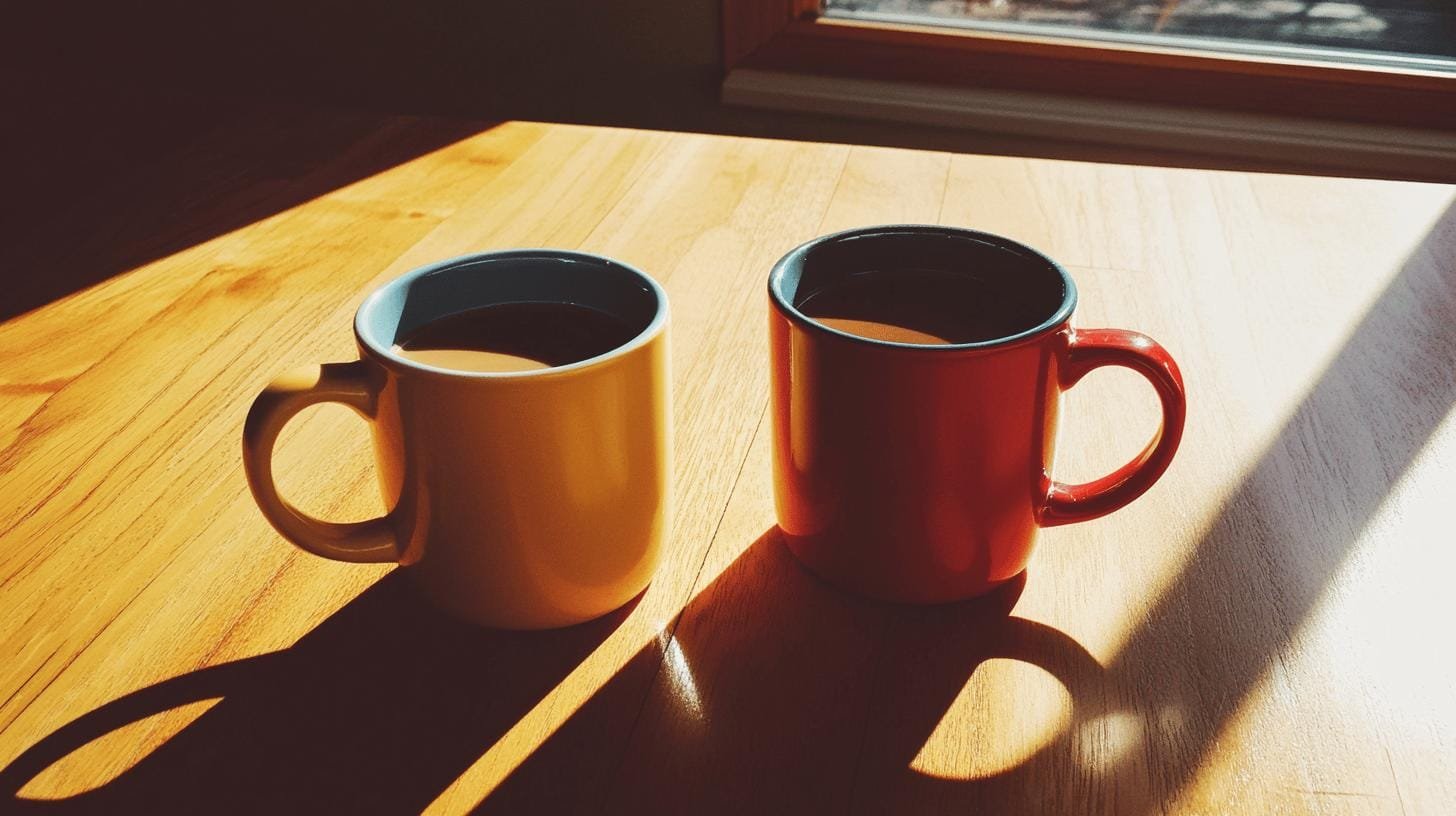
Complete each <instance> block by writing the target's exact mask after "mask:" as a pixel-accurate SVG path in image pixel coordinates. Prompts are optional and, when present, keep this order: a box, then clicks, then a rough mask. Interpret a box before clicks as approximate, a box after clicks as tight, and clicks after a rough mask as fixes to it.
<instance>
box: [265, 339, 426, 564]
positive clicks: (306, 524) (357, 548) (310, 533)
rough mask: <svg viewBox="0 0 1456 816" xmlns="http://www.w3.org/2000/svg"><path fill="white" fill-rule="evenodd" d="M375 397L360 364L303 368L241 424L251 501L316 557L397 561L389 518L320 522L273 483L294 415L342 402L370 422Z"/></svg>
mask: <svg viewBox="0 0 1456 816" xmlns="http://www.w3.org/2000/svg"><path fill="white" fill-rule="evenodd" d="M375 397H376V394H375V391H374V389H373V387H372V386H371V385H370V384H369V376H368V371H367V369H366V368H365V366H364V362H363V361H362V360H357V361H355V362H352V363H324V364H323V365H310V366H303V367H301V368H295V369H293V370H292V371H289V372H287V373H285V374H283V375H281V376H279V377H278V378H277V379H275V380H273V382H271V383H269V384H268V387H267V388H264V389H263V392H262V393H261V394H259V395H258V398H257V399H255V400H253V407H252V409H250V410H249V411H248V419H247V421H246V422H244V423H243V470H244V472H246V473H247V476H248V487H249V488H251V489H252V491H253V498H254V499H256V500H257V501H258V507H259V508H260V509H261V510H262V511H263V515H264V517H266V518H267V519H268V521H269V523H271V524H272V525H273V527H274V528H275V529H277V530H278V532H279V533H281V534H282V535H283V537H284V538H286V539H288V540H289V541H291V542H293V543H294V544H296V545H298V546H299V547H301V548H302V549H305V550H308V551H309V552H311V553H313V554H315V555H321V556H323V557H325V558H332V559H335V560H337V561H352V562H355V563H384V562H392V561H398V560H399V553H400V547H399V543H398V539H397V538H396V537H395V534H394V528H393V526H392V525H391V524H390V520H389V516H387V515H386V516H380V517H379V518H374V519H369V520H368V521H354V522H348V523H339V522H334V521H324V520H322V519H316V518H314V517H312V516H309V515H307V514H305V513H304V512H303V511H301V510H299V509H298V508H297V507H294V506H293V505H292V504H290V503H289V502H288V500H287V499H285V498H283V497H282V496H280V495H278V487H277V485H275V484H274V483H273V445H274V444H275V443H276V442H277V441H278V433H279V432H280V431H282V430H283V426H284V425H287V424H288V420H290V419H292V418H293V416H294V415H295V414H297V413H298V412H299V411H302V410H303V409H304V408H307V407H309V406H310V405H315V404H317V403H320V402H338V403H342V404H344V405H347V406H349V407H350V408H353V409H354V410H355V411H357V412H358V413H359V415H360V416H362V417H364V418H365V419H370V420H372V419H373V416H374V405H375Z"/></svg>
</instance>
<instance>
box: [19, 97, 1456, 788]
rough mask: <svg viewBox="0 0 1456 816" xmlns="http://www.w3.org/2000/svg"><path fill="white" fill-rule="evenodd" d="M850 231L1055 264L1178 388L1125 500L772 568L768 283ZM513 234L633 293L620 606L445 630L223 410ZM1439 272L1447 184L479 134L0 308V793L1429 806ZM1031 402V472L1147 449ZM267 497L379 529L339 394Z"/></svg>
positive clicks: (1436, 733) (560, 134) (1129, 382)
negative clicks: (973, 575) (668, 379)
mask: <svg viewBox="0 0 1456 816" xmlns="http://www.w3.org/2000/svg"><path fill="white" fill-rule="evenodd" d="M341 160H342V159H341ZM313 172H318V173H327V172H329V168H328V167H327V166H320V167H318V168H316V169H315V170H314V171H313ZM884 222H941V223H947V224H956V225H963V226H971V227H976V228H981V229H989V230H992V231H996V232H1001V233H1004V234H1007V235H1010V236H1012V237H1015V238H1019V239H1021V240H1025V241H1028V242H1029V243H1032V244H1033V245H1035V246H1038V247H1039V248H1042V249H1044V250H1046V251H1047V252H1049V253H1050V254H1051V255H1053V256H1054V257H1057V258H1058V259H1060V260H1062V261H1063V262H1064V263H1066V264H1068V266H1069V267H1070V268H1071V270H1072V272H1073V275H1074V277H1075V278H1076V279H1077V281H1078V285H1079V287H1080V292H1081V300H1080V305H1079V307H1078V316H1077V322H1078V324H1079V325H1082V326H1088V327H1092V326H1100V325H1107V326H1119V327H1127V328H1135V329H1139V330H1142V331H1146V332H1147V333H1149V334H1151V335H1153V336H1154V337H1156V338H1158V339H1159V340H1160V341H1161V342H1162V343H1163V344H1164V345H1165V346H1167V348H1168V349H1169V350H1170V351H1171V352H1172V353H1173V354H1174V355H1175V356H1176V357H1177V358H1178V360H1179V362H1180V363H1181V365H1182V367H1183V370H1184V373H1185V377H1186V379H1187V382H1188V392H1189V409H1190V413H1189V421H1188V430H1187V435H1186V437H1185V441H1184V444H1183V449H1182V451H1181V452H1180V455H1179V457H1178V459H1177V460H1176V462H1175V463H1174V465H1173V468H1172V469H1171V470H1170V471H1169V473H1168V475H1167V476H1166V477H1165V478H1164V480H1163V481H1162V482H1161V483H1160V484H1159V485H1158V486H1156V487H1155V488H1154V489H1153V490H1152V491H1151V492H1150V493H1149V494H1148V496H1147V497H1145V498H1144V499H1142V500H1140V501H1138V502H1136V503H1134V504H1133V505H1132V506H1130V507H1129V508H1127V509H1125V510H1123V511H1121V512H1119V513H1117V514H1115V515H1113V516H1110V517H1108V518H1106V519H1102V520H1099V521H1096V522H1092V523H1087V524H1082V525H1076V526H1072V527H1066V528H1058V529H1056V530H1051V531H1048V532H1047V533H1046V534H1045V535H1044V537H1043V539H1042V541H1041V544H1040V546H1039V549H1038V553H1037V555H1036V557H1035V559H1034V561H1033V565H1032V568H1031V569H1030V570H1029V573H1028V577H1027V579H1026V580H1025V582H1024V584H1018V585H1014V586H1012V587H1009V588H1008V589H1007V590H1006V591H1005V592H1003V593H1000V594H998V595H996V596H994V597H991V598H988V599H984V600H981V601H978V602H974V603H970V604H963V605H954V606H949V607H940V608H929V609H917V608H904V607H894V606H887V605H882V604H873V603H868V602H864V601H860V600H857V599H854V598H850V597H847V596H844V595H842V594H840V593H838V592H836V591H834V590H832V589H829V588H827V587H824V586H822V585H820V584H819V583H818V582H816V581H815V580H813V579H812V578H810V577H809V576H807V575H806V574H805V573H804V572H803V571H802V570H800V569H798V567H797V566H796V565H795V564H794V563H793V562H792V560H791V559H790V558H789V557H788V556H787V555H785V553H784V551H783V549H782V548H781V547H780V546H779V543H778V542H777V540H776V539H775V537H774V528H773V506H772V494H771V485H770V482H769V474H768V462H767V456H768V439H767V430H766V427H765V425H764V423H763V415H764V409H765V406H766V386H767V362H766V356H767V348H766V342H765V336H764V335H765V332H764V323H765V312H764V309H765V308H766V306H765V296H764V293H763V285H764V280H765V277H766V275H767V272H768V269H769V267H770V265H771V264H772V263H773V261H774V260H775V259H777V258H778V257H779V256H780V255H781V254H782V253H783V252H785V251H786V250H788V249H789V248H791V247H792V246H794V245H795V244H796V243H798V242H801V241H803V240H807V239H808V238H811V237H813V236H815V235H818V234H821V233H824V232H829V231H833V230H838V229H844V228H848V227H852V226H858V225H865V224H872V223H884ZM541 245H547V246H562V247H579V248H583V249H587V250H590V251H594V252H601V253H605V254H608V255H612V256H615V257H619V258H621V259H623V260H625V261H628V262H630V263H633V264H634V265H637V266H639V267H640V268H642V269H644V270H646V271H647V272H649V273H650V274H652V275H653V276H654V277H656V278H657V279H658V280H660V281H662V282H663V284H664V285H665V287H666V288H667V290H668V293H669V297H670V299H671V304H672V320H673V323H672V328H671V331H672V338H673V348H674V351H673V354H674V357H673V368H674V370H673V376H674V378H675V390H676V405H675V424H676V428H677V443H678V444H677V455H676V468H675V489H676V491H677V495H676V509H675V511H674V518H673V525H674V535H673V539H672V545H671V546H670V547H669V549H668V552H667V555H666V559H665V562H664V564H663V567H662V570H661V572H660V574H659V576H658V578H657V579H656V580H655V581H654V583H653V585H652V587H651V588H650V589H649V590H648V591H647V593H646V594H645V595H644V596H643V597H642V598H641V599H640V600H639V601H637V602H636V603H635V604H634V605H633V606H631V607H630V608H629V609H626V610H623V611H622V612H620V613H617V614H615V615H613V616H609V617H608V618H607V619H604V620H602V621H599V622H596V623H593V624H588V625H586V626H583V627H576V628H574V629H572V630H565V631H562V632H556V633H545V634H533V635H520V634H509V633H494V632H484V631H477V630H472V629H469V628H467V627H461V626H458V625H455V624H452V623H451V622H449V621H444V620H442V619H440V618H438V617H436V616H435V615H434V613H432V612H430V611H428V610H425V609H423V608H421V607H420V606H419V605H418V604H417V603H416V602H414V601H413V599H412V597H411V596H410V595H409V593H408V591H407V587H405V586H404V585H403V584H402V582H401V581H400V580H399V578H400V576H399V575H397V574H395V573H393V572H391V571H390V570H388V569H385V568H375V567H359V566H354V565H346V564H336V563H332V562H327V561H323V560H320V559H316V558H313V557H310V556H307V555H305V554H302V553H297V552H295V551H294V550H293V549H292V548H290V547H289V546H288V545H286V544H285V543H283V542H282V541H281V540H280V539H279V538H278V537H277V536H276V535H275V534H274V533H273V532H272V531H271V530H270V529H269V528H268V527H267V526H266V524H265V523H264V522H263V520H262V518H261V516H260V515H259V514H258V513H257V511H256V510H255V508H254V507H253V505H252V500H251V498H250V497H249V495H248V494H247V490H246V487H245V484H244V482H243V479H242V475H241V472H240V469H239V468H240V465H239V452H238V434H239V429H240V423H241V420H242V415H243V412H244V411H245V410H246V407H247V405H248V403H249V401H250V399H251V397H252V395H253V393H254V392H255V390H256V389H257V388H258V387H259V386H260V385H261V384H262V383H263V382H265V381H266V380H267V378H268V377H269V376H270V375H271V374H273V373H274V372H276V371H279V370H282V369H284V368H286V367H289V366H292V365H295V364H299V363H305V362H317V361H327V360H343V359H349V358H351V357H352V341H351V339H350V335H349V328H348V326H349V318H350V316H351V313H352V311H353V309H354V308H355V307H356V306H357V304H358V303H359V302H360V300H362V298H363V297H364V295H365V294H367V292H368V291H369V290H370V288H372V286H374V285H376V284H377V283H378V282H380V281H382V280H386V279H388V278H389V277H392V276H394V275H397V274H399V273H401V272H403V271H405V270H407V269H409V268H412V267H414V266H417V265H419V264H422V263H425V262H428V261H431V260H435V259H439V258H442V257H448V256H450V255H455V254H461V253H464V252H468V251H475V250H479V249H488V248H501V247H509V246H541ZM1453 257H1456V194H1453V189H1452V188H1450V187H1445V186H1437V185H1416V184H1403V183H1390V182H1375V181H1353V180H1342V179H1321V178H1301V177H1291V176H1272V175H1254V174H1240V173H1218V172H1206V171H1191V170H1178V169H1157V168H1141V167H1123V166H1111V165H1095V164H1083V163H1073V162H1053V161H1039V160H1025V159H1012V158H994V157H984V156H969V155H950V154H944V153H926V152H914V151H901V150H890V149H880V148H868V147H847V146H842V145H825V144H809V143H785V142H771V141H761V140H751V139H738V138H724V137H714V136H703V135H691V134H673V133H648V132H635V131H623V130H609V129H597V128H584V127H569V126H560V125H542V124H535V123H508V124H504V125H500V126H496V127H492V128H488V129H484V130H482V131H481V132H479V133H476V134H475V135H472V136H469V137H468V138H465V139H462V140H461V141H459V142H456V143H454V144H450V145H448V146H445V147H443V148H440V149H438V150H434V151H433V152H430V153H427V154H425V155H422V156H419V157H418V158H414V159H412V160H409V161H406V162H404V163H401V164H398V165H396V166H393V167H391V168H389V169H387V170H383V171H381V172H379V173H377V174H375V175H373V176H370V177H368V178H364V179H361V180H358V181H353V182H350V183H348V184H346V185H345V186H342V187H339V188H337V189H334V190H332V191H330V192H328V193H326V194H324V195H321V196H319V197H317V198H314V199H312V200H308V201H306V202H303V203H300V204H298V205H297V206H293V207H291V208H289V209H285V210H283V211H281V212H278V213H276V214H273V215H269V216H267V217H265V218H262V219H261V220H257V221H255V222H252V223H249V224H246V225H243V226H240V227H238V228H236V229H234V230H232V231H229V232H226V233H223V234H220V235H217V236H215V237H211V238H208V239H206V240H204V241H202V242H200V243H197V244H195V245H193V246H189V247H187V248H185V249H181V250H179V251H176V252H174V253H172V254H170V255H166V256H165V257H160V258H157V259H155V260H149V261H147V262H146V263H144V264H142V265H141V266H138V267H136V268H134V269H131V270H129V271H127V272H125V273H124V274H122V275H119V276H116V277H113V278H111V279H109V280H107V281H105V282H103V283H100V284H98V285H95V286H92V287H91V288H88V289H85V290H83V291H80V292H78V293H76V294H74V295H72V296H70V297H68V298H66V299H63V300H59V301H56V302H54V303H51V304H49V305H47V306H44V307H42V308H40V309H37V310H34V311H31V312H28V313H26V314H23V315H20V316H17V317H14V318H12V319H10V320H8V321H7V322H5V323H3V324H0V358H3V360H4V366H3V368H0V497H3V500H0V620H3V621H5V625H4V627H3V628H0V796H3V797H5V799H4V800H3V804H0V810H8V809H10V808H11V807H12V806H18V805H20V804H22V803H21V802H19V801H17V800H25V802H24V804H26V805H28V806H30V807H32V808H34V809H36V810H45V809H48V808H51V809H57V810H85V811H93V810H94V811H102V812H123V811H125V812H129V811H137V810H144V811H150V812H200V811H208V812H215V811H233V810H237V811H256V810H261V809H273V810H282V811H297V810H307V809H311V810H320V809H327V810H352V811H364V812H410V811H421V810H428V811H431V812H441V813H453V812H463V811H470V810H473V809H477V808H478V809H480V810H483V811H486V812H555V811H561V812H580V811H587V810H590V811H611V812H620V811H629V810H634V811H643V810H645V811H648V812H662V813H676V812H696V811H708V812H823V811H852V812H885V811H891V812H966V811H971V812H980V811H989V812H1024V811H1033V812H1075V813H1083V812H1090V813H1127V814H1143V813H1155V812H1177V813H1223V812H1293V813H1317V814H1327V813H1329V814H1334V813H1432V814H1437V813H1444V812H1446V811H1447V810H1449V808H1450V806H1451V803H1452V802H1453V801H1456V751H1453V746H1456V690H1453V689H1456V687H1453V685H1452V684H1451V683H1450V682H1449V678H1450V677H1451V675H1452V670H1453V668H1456V666H1453V664H1452V660H1451V657H1450V655H1449V650H1447V649H1445V648H1444V647H1441V646H1439V644H1440V643H1442V642H1444V637H1443V635H1444V632H1443V627H1442V625H1441V624H1440V621H1444V620H1449V619H1450V618H1451V617H1452V615H1453V613H1456V608H1453V607H1456V601H1453V600H1452V599H1451V597H1450V593H1449V592H1448V591H1446V588H1445V583H1446V576H1447V575H1448V574H1449V573H1450V571H1451V569H1452V567H1453V566H1456V556H1453V554H1452V552H1453V551H1452V547H1451V544H1452V540H1453V536H1452V534H1451V532H1450V523H1449V520H1448V518H1447V516H1446V515H1445V508H1446V501H1447V500H1448V497H1449V496H1450V495H1451V494H1452V491H1453V488H1456V471H1453V468H1452V465H1451V461H1452V460H1453V456H1456V426H1453V425H1452V423H1451V422H1450V421H1448V417H1449V415H1450V413H1451V410H1450V409H1451V406H1452V404H1453V402H1456V373H1453V368H1452V366H1451V361H1452V360H1453V359H1456V328H1453V327H1456V274H1453V273H1456V270H1453V269H1452V260H1451V259H1452V258H1453ZM1065 415H1066V420H1065V423H1064V428H1063V433H1062V441H1061V445H1060V448H1059V449H1060V451H1061V452H1062V456H1061V457H1060V459H1059V461H1058V463H1057V471H1058V473H1057V475H1058V477H1059V478H1062V479H1066V480H1073V479H1080V478H1086V477H1091V476H1095V475H1099V474H1100V473H1101V472H1102V471H1104V470H1105V469H1106V468H1107V467H1109V466H1112V465H1114V464H1116V463H1119V462H1121V461H1122V460H1123V459H1125V458H1126V457H1127V456H1128V455H1129V454H1130V452H1132V451H1133V450H1135V449H1136V448H1137V447H1138V446H1139V445H1140V444H1141V442H1142V441H1143V440H1144V439H1145V438H1146V435H1147V434H1148V433H1149V432H1150V431H1151V429H1152V425H1153V423H1154V422H1155V421H1156V413H1155V406H1154V404H1153V399H1152V396H1151V393H1150V391H1149V390H1148V389H1147V388H1146V386H1145V385H1143V384H1142V383H1140V382H1138V381H1137V380H1136V378H1135V377H1134V376H1122V375H1121V374H1120V373H1119V372H1115V371H1114V372H1099V373H1098V374H1097V375H1096V376H1093V377H1089V378H1088V380H1087V381H1086V382H1085V383H1083V384H1081V385H1079V386H1078V387H1077V388H1076V389H1074V390H1073V391H1071V392H1069V393H1068V395H1067V406H1066V411H1065ZM277 468H278V470H279V472H280V474H282V475H283V479H282V480H281V481H282V484H283V486H284V488H285V491H286V492H288V493H289V494H290V495H291V496H293V497H294V498H295V500H296V501H298V502H299V503H300V504H301V505H303V506H304V507H306V508H308V509H310V510H312V511H316V512H319V513H323V514H327V515H329V516H331V517H339V518H344V517H354V518H360V517H364V516H367V515H370V514H372V513H374V512H376V511H377V504H378V499H377V498H376V495H377V493H376V491H375V488H374V485H373V479H374V476H373V473H372V470H371V466H370V464H369V455H368V445H367V441H366V435H365V433H364V429H363V427H362V423H361V422H360V421H359V420H358V419H357V418H355V417H353V416H352V415H350V414H348V413H347V412H345V411H333V410H330V409H327V408H323V409H317V410H314V411H311V412H310V413H309V414H307V415H306V416H304V417H302V418H301V419H300V420H299V421H298V422H296V423H295V424H294V426H293V427H291V428H290V429H289V431H288V433H287V435H286V437H285V440H284V442H283V444H282V446H281V449H280V453H279V459H278V463H277ZM1008 608H1011V610H1012V611H1011V612H1010V614H1009V615H1008V614H1007V612H1006V610H1007V609H1008ZM42 800H45V801H42Z"/></svg>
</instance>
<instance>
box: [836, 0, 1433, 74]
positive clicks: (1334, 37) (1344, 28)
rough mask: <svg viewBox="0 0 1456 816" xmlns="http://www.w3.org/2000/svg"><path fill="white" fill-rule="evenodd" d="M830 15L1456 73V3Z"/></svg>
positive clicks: (1303, 1) (1266, 0)
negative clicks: (1302, 57) (1334, 60)
mask: <svg viewBox="0 0 1456 816" xmlns="http://www.w3.org/2000/svg"><path fill="white" fill-rule="evenodd" d="M824 13H825V14H826V15H827V16H832V17H848V18H859V19H874V20H881V21H887V22H906V23H918V24H929V25H941V26H946V25H949V26H958V27H966V28H976V29H982V30H995V31H1003V32H1008V33H1022V34H1043V35H1053V36H1070V37H1076V38H1080V39H1095V40H1101V41H1104V42H1106V41H1122V42H1135V43H1142V44H1154V45H1163V46H1175V47H1187V48H1193V49H1200V50H1213V51H1236V52H1237V51H1243V52H1247V53H1257V54H1269V55H1276V56H1305V57H1309V58H1314V59H1323V60H1329V59H1336V60H1348V61H1353V62H1361V63H1373V64H1385V65H1394V66H1400V67H1407V68H1416V69H1426V70H1438V71H1456V0H1365V1H1364V2H1330V1H1329V0H825V3H824Z"/></svg>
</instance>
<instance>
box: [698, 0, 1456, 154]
mask: <svg viewBox="0 0 1456 816" xmlns="http://www.w3.org/2000/svg"><path fill="white" fill-rule="evenodd" d="M818 12H819V3H818V2H817V0H723V62H724V69H725V72H726V71H731V70H733V69H738V68H743V69H757V70H764V71H777V72H787V73H798V74H813V75H819V76H833V77H847V78H856V79H875V80H895V81H903V82H913V83H922V84H931V85H943V86H951V87H961V88H979V89H993V90H1004V91H1020V92H1028V93H1037V94H1055V95H1059V96H1088V97H1096V98H1102V99H1108V100H1117V101H1125V102H1138V103H1148V104H1157V105H1167V106H1176V107H1196V108H1200V109H1211V110H1227V111H1238V112H1245V113H1258V114H1272V115H1277V116H1292V117H1301V118H1310V119H1325V120H1331V121H1338V122H1354V123H1366V124H1379V125H1388V126H1400V127H1412V128H1425V129H1434V130H1441V131H1456V76H1453V75H1450V74H1443V73H1440V72H1434V71H1415V70H1403V69H1387V68H1380V67H1371V66H1365V65H1356V64H1342V63H1334V62H1316V61H1303V60H1293V59H1280V58H1270V57H1263V56H1243V55H1234V54H1222V53H1217V54H1216V53H1197V52H1190V51H1182V50H1178V49H1174V48H1154V47H1143V46H1134V45H1127V46H1124V45H1109V44H1106V43H1102V42H1093V41H1087V42H1076V41H1072V40H1065V39H1056V38H1051V37H1032V36H1017V35H1006V34H999V33H991V32H981V31H972V30H967V29H959V28H933V27H922V26H910V25H892V24H886V23H865V22H859V21H851V20H843V19H834V18H827V17H821V16H819V13H818Z"/></svg>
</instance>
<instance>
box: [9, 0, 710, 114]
mask: <svg viewBox="0 0 1456 816" xmlns="http://www.w3.org/2000/svg"><path fill="white" fill-rule="evenodd" d="M718 15H719V11H718V2H716V0H680V2H666V1H665V0H610V2H604V1H603V0H595V1H592V0H554V1H553V2H549V3H543V2H536V0H522V1H520V2H488V1H487V0H474V1H473V2H472V0H387V1H386V0H362V1H361V0H295V1H294V2H282V0H253V1H252V2H240V1H239V0H223V1H222V2H178V0H167V2H154V3H145V4H118V3H106V4H89V5H86V6H82V5H80V4H55V5H53V6H51V7H48V8H46V9H44V10H42V11H40V12H39V13H34V14H33V16H32V17H31V19H29V20H25V21H23V22H22V24H20V25H16V26H14V27H12V28H11V35H12V36H13V37H14V38H15V39H16V40H17V42H15V43H12V48H11V49H10V50H9V53H10V54H11V55H12V56H11V58H10V59H11V60H14V59H15V58H16V57H17V56H19V60H18V61H19V63H20V65H19V70H16V71H8V72H7V74H8V76H7V77H6V81H7V82H8V83H18V84H20V85H22V86H29V87H30V88H32V89H33V88H35V87H36V86H38V85H46V86H51V87H59V86H65V87H67V88H69V89H85V88H88V87H96V86H97V85H105V86H115V85H129V86H134V87H143V88H149V89H155V90H157V91H159V92H166V93H181V94H201V95H213V96H237V95H243V96H259V95H262V96H267V97H283V98H293V99H302V100H308V101H311V102H316V103H323V104H340V105H349V106H367V107H378V108H383V109H388V110H390V111H398V112H419V113H424V112H428V113H452V114H467V115H475V116H495V115H500V114H502V113H504V114H507V115H522V116H523V115H529V114H531V113H532V112H536V111H543V112H544V111H553V112H554V111H557V110H560V109H561V108H562V106H579V107H581V108H582V109H583V115H591V114H593V113H598V112H613V111H618V110H620V108H621V107H622V105H623V104H624V103H625V104H627V105H629V106H630V107H631V108H633V109H634V110H638V111H641V112H642V114H643V115H653V114H657V115H661V114H662V113H663V112H665V111H667V110H669V109H670V108H671V107H672V106H673V105H674V104H675V103H680V102H681V101H682V100H683V99H685V98H687V97H688V96H691V95H693V94H695V93H696V94H701V93H702V92H703V91H704V90H705V89H709V90H711V88H712V87H713V85H714V80H715V79H716V75H717V64H718V30H719V22H718ZM22 90H24V87H22Z"/></svg>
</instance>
